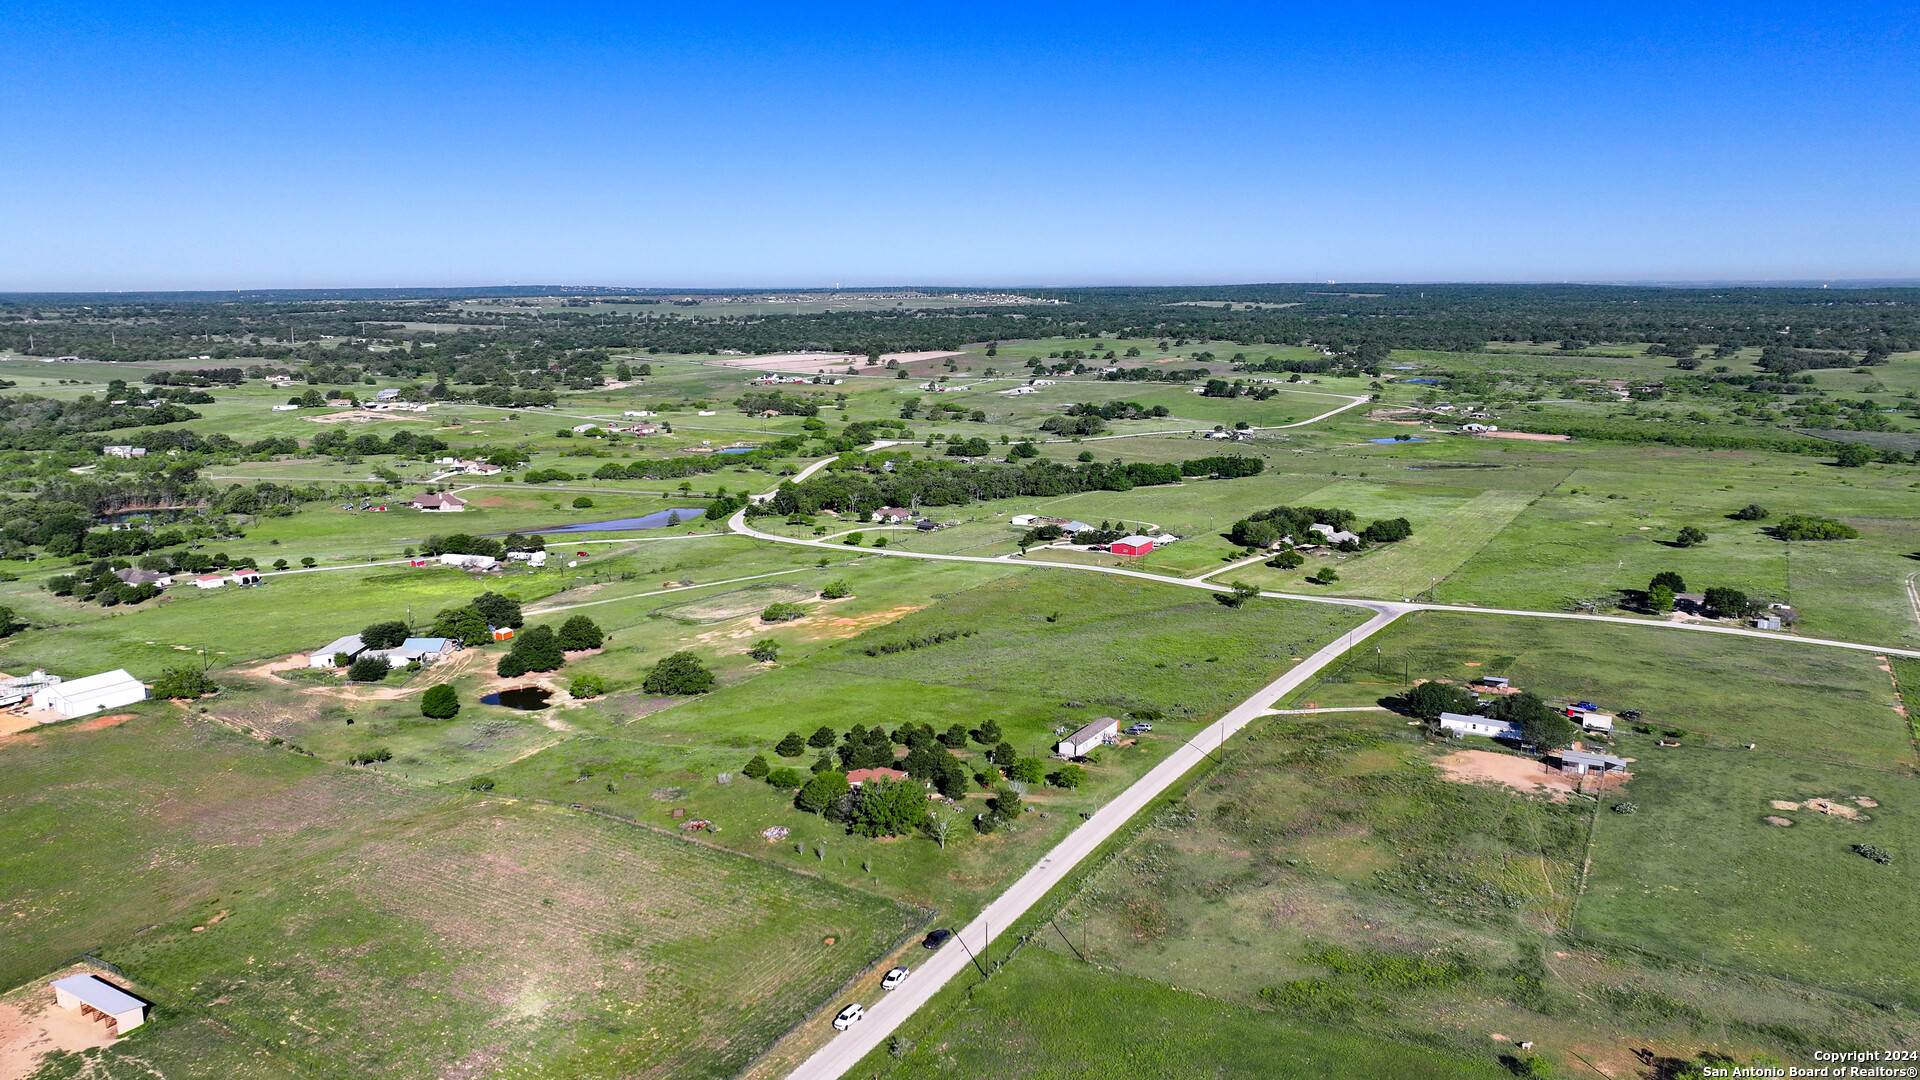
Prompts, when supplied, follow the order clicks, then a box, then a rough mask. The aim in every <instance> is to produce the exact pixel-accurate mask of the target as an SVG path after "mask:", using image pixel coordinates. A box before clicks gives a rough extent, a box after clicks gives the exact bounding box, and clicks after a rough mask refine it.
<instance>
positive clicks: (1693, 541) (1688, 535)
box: [1673, 525, 1707, 547]
mask: <svg viewBox="0 0 1920 1080" xmlns="http://www.w3.org/2000/svg"><path fill="white" fill-rule="evenodd" d="M1673 542H1674V543H1676V544H1679V545H1680V546H1681V547H1697V546H1699V545H1701V544H1704V543H1706V542H1707V534H1706V533H1705V532H1704V531H1703V530H1700V529H1697V528H1695V527H1693V526H1692V525H1688V526H1687V527H1685V528H1683V529H1681V530H1680V535H1678V536H1676V537H1674V538H1673Z"/></svg>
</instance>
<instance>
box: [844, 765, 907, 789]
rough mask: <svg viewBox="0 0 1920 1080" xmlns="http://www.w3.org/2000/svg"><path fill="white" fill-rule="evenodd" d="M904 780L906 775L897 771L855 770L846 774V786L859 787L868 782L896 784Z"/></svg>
mask: <svg viewBox="0 0 1920 1080" xmlns="http://www.w3.org/2000/svg"><path fill="white" fill-rule="evenodd" d="M906 778H907V774H906V773H904V772H901V771H900V770H899V769H855V770H853V771H852V772H850V773H848V774H847V784H848V786H850V787H859V786H860V785H861V784H863V783H865V782H866V781H868V780H890V781H892V782H894V783H896V784H897V783H899V782H900V781H902V780H905V779H906Z"/></svg>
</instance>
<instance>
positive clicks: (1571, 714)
mask: <svg viewBox="0 0 1920 1080" xmlns="http://www.w3.org/2000/svg"><path fill="white" fill-rule="evenodd" d="M1567 719H1569V720H1571V721H1573V722H1574V723H1576V724H1579V725H1580V726H1581V727H1583V728H1586V729H1587V730H1588V731H1612V730H1613V714H1612V713H1603V712H1601V711H1600V710H1598V709H1582V708H1579V707H1577V706H1576V707H1574V708H1571V709H1568V710H1567Z"/></svg>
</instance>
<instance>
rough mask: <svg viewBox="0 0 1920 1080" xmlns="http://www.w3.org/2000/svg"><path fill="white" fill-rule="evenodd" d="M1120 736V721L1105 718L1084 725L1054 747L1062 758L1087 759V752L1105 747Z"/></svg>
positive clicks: (1108, 717) (1109, 717)
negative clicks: (1098, 747)
mask: <svg viewBox="0 0 1920 1080" xmlns="http://www.w3.org/2000/svg"><path fill="white" fill-rule="evenodd" d="M1119 735H1120V721H1118V720H1115V719H1114V718H1113V717H1111V716H1103V717H1101V718H1100V719H1098V720H1095V721H1093V722H1092V723H1090V724H1085V725H1083V726H1082V727H1081V728H1080V730H1078V731H1076V732H1074V733H1073V734H1071V735H1069V736H1067V737H1066V738H1064V739H1061V740H1060V744H1059V745H1058V746H1056V747H1054V750H1055V752H1057V753H1058V754H1059V755H1060V756H1061V757H1066V758H1077V757H1086V756H1087V751H1089V750H1092V749H1093V748H1095V747H1097V746H1105V745H1106V744H1107V743H1110V742H1113V741H1114V740H1115V739H1117V738H1118V737H1119Z"/></svg>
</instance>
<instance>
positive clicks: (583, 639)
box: [494, 615, 607, 679]
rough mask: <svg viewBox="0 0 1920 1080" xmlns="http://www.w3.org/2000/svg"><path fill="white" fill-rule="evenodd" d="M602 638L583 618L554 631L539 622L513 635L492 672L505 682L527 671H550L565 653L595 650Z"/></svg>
mask: <svg viewBox="0 0 1920 1080" xmlns="http://www.w3.org/2000/svg"><path fill="white" fill-rule="evenodd" d="M606 639H607V635H606V632H605V631H603V630H601V629H600V627H599V626H598V625H597V624H595V623H594V621H593V620H592V619H589V618H587V617H586V616H585V615H575V616H573V617H571V618H569V619H568V620H567V621H566V622H564V623H561V624H560V629H559V630H557V631H556V630H555V629H554V628H553V627H551V626H548V625H546V624H544V623H542V624H541V625H539V626H532V627H528V628H527V629H525V630H523V631H520V632H519V633H516V634H514V636H513V645H512V646H511V647H510V648H509V649H508V650H507V655H505V656H502V657H501V658H500V661H499V663H498V664H496V665H495V666H494V671H495V673H497V674H498V675H500V677H501V678H506V679H512V678H518V677H519V676H521V675H525V674H526V673H527V672H529V671H553V670H556V669H558V668H559V667H560V665H562V664H564V663H566V662H567V656H566V654H567V653H570V652H584V651H587V650H591V649H597V648H599V647H600V646H601V645H603V644H605V643H606Z"/></svg>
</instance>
